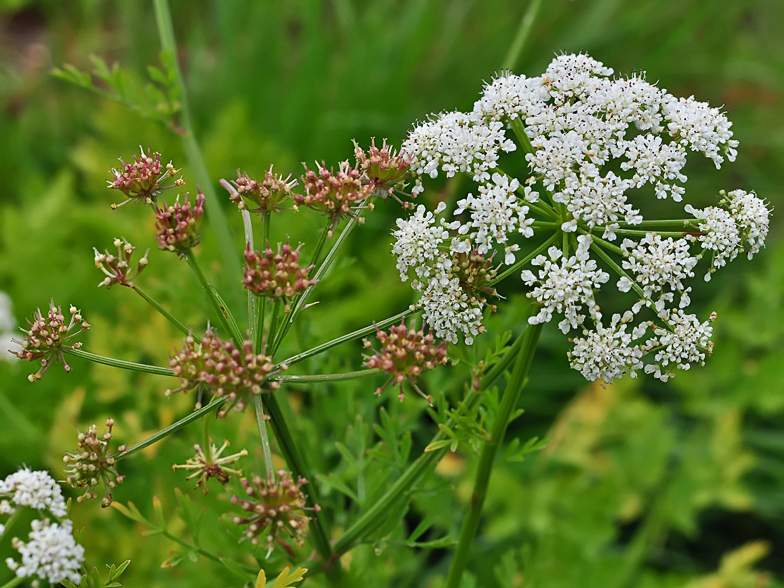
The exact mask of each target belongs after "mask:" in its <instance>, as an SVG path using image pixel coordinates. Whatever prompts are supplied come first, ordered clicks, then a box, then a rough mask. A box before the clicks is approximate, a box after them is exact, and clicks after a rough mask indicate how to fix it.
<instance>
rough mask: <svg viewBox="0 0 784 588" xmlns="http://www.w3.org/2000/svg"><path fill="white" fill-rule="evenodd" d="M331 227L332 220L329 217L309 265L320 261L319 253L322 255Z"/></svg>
mask: <svg viewBox="0 0 784 588" xmlns="http://www.w3.org/2000/svg"><path fill="white" fill-rule="evenodd" d="M331 229H332V221H331V220H330V219H327V224H326V225H325V226H324V230H323V231H321V236H320V237H319V240H318V243H316V248H315V249H314V250H313V255H312V256H311V257H310V263H309V264H308V267H311V266H315V265H316V264H317V263H318V258H319V255H321V250H322V249H323V248H324V243H326V242H327V235H329V231H330V230H331Z"/></svg>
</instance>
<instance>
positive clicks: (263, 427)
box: [253, 394, 275, 482]
mask: <svg viewBox="0 0 784 588" xmlns="http://www.w3.org/2000/svg"><path fill="white" fill-rule="evenodd" d="M253 408H254V409H255V410H256V425H257V426H258V428H259V438H260V439H261V449H262V451H263V452H264V467H265V468H266V469H267V479H268V480H272V481H273V482H274V481H275V466H274V465H273V463H272V450H271V449H270V442H269V435H267V416H266V415H265V414H264V407H263V406H262V405H261V398H259V396H258V395H255V394H254V395H253Z"/></svg>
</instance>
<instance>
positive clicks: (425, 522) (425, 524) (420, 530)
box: [406, 515, 438, 545]
mask: <svg viewBox="0 0 784 588" xmlns="http://www.w3.org/2000/svg"><path fill="white" fill-rule="evenodd" d="M437 520H438V517H435V516H433V515H427V516H425V518H424V519H422V522H420V523H419V524H418V525H417V526H416V528H415V529H414V530H413V531H411V535H409V536H408V539H407V540H406V544H407V545H411V543H413V542H414V541H416V540H417V539H419V538H420V537H421V536H422V535H424V534H425V532H426V531H427V530H428V529H429V528H430V527H432V526H433V523H435V522H436V521H437Z"/></svg>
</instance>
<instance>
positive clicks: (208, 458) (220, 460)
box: [172, 440, 248, 494]
mask: <svg viewBox="0 0 784 588" xmlns="http://www.w3.org/2000/svg"><path fill="white" fill-rule="evenodd" d="M228 446H229V442H228V441H226V440H224V441H223V445H221V446H220V448H218V447H215V445H213V444H212V443H210V447H209V451H208V452H205V451H204V449H202V447H201V445H194V446H193V448H194V449H195V450H196V455H195V456H194V457H189V458H188V459H187V460H185V463H184V464H182V465H180V464H174V465H173V466H172V469H173V470H174V471H175V472H176V471H177V470H188V471H191V472H193V473H192V474H190V475H189V476H188V477H187V478H185V479H186V480H192V479H193V478H198V480H199V481H198V482H197V483H196V488H199V487H201V489H202V492H203V493H204V494H207V481H208V480H210V479H211V478H215V479H216V480H218V482H220V483H221V484H223V485H224V486H225V485H226V484H228V483H229V478H230V477H231V476H241V475H242V470H235V469H233V468H230V467H226V466H228V465H229V464H233V463H236V462H237V461H239V460H240V459H241V458H243V457H246V456H247V455H248V451H247V449H243V450H242V451H240V452H239V453H234V454H232V455H226V456H224V457H221V454H222V453H223V452H224V451H225V450H226V448H227V447H228Z"/></svg>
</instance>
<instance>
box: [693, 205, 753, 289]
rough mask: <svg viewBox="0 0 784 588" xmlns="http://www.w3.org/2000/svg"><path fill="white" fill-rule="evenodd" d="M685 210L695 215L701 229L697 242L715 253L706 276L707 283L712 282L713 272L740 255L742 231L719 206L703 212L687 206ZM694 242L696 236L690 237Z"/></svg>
mask: <svg viewBox="0 0 784 588" xmlns="http://www.w3.org/2000/svg"><path fill="white" fill-rule="evenodd" d="M684 210H685V211H686V212H688V213H689V214H692V215H694V217H695V218H696V219H697V224H698V226H699V228H700V232H701V233H703V234H702V235H700V236H699V237H698V238H697V240H698V241H699V242H700V244H701V245H702V247H703V249H706V250H708V251H711V252H712V253H713V256H712V260H711V269H710V271H709V272H708V273H707V274H706V275H705V281H710V275H711V272H713V271H716V269H719V268H721V267H724V266H725V265H726V264H727V262H728V261H732V260H733V259H735V257H736V256H737V255H738V251H740V247H741V238H740V231H738V225H737V224H736V222H735V219H733V218H732V215H731V214H730V213H729V212H727V211H726V210H724V209H722V208H719V207H717V206H709V207H708V208H704V209H702V210H700V209H697V208H694V207H693V206H692V205H691V204H687V205H686V206H685V207H684ZM689 238H690V239H692V240H694V239H695V237H694V236H690V237H689Z"/></svg>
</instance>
